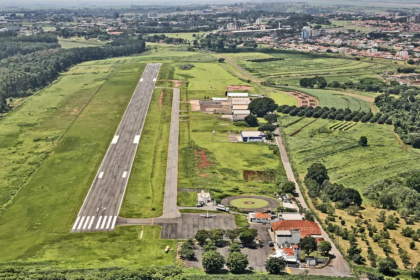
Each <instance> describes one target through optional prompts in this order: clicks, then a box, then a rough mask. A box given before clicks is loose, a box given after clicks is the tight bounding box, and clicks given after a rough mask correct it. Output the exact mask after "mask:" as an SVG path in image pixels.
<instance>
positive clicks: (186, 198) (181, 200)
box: [178, 192, 197, 207]
mask: <svg viewBox="0 0 420 280" xmlns="http://www.w3.org/2000/svg"><path fill="white" fill-rule="evenodd" d="M178 205H179V206H184V207H193V206H196V205H197V193H196V192H178Z"/></svg>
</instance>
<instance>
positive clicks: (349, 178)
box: [280, 114, 420, 203]
mask: <svg viewBox="0 0 420 280" xmlns="http://www.w3.org/2000/svg"><path fill="white" fill-rule="evenodd" d="M280 119H281V122H282V123H283V124H287V123H293V121H296V120H299V119H300V118H299V117H291V116H286V115H282V114H281V115H280ZM310 120H315V119H313V118H304V119H302V120H301V121H299V122H297V123H294V124H292V125H290V126H288V127H286V128H284V132H285V134H286V135H290V134H292V133H293V132H295V131H297V130H298V129H300V128H301V127H302V126H304V125H305V124H306V123H309V122H310ZM336 123H338V121H335V120H332V121H331V120H324V119H318V120H317V121H316V122H314V123H312V124H311V125H309V126H307V127H305V128H304V129H303V130H302V131H301V132H300V133H298V134H296V135H295V136H293V137H290V136H289V137H287V143H288V147H289V153H290V155H291V158H292V159H293V163H294V168H295V169H296V171H297V172H298V173H299V174H300V175H301V177H303V176H304V175H305V173H306V169H307V168H308V167H309V166H310V165H311V164H312V163H314V162H321V163H323V164H324V165H325V166H326V167H327V169H328V174H329V176H330V178H331V180H332V181H333V182H337V183H340V184H343V185H344V186H346V187H351V188H355V189H357V190H359V191H360V192H362V191H363V188H364V187H366V186H368V185H370V184H372V183H373V182H376V181H378V180H381V179H384V178H389V177H392V176H394V175H396V174H399V173H402V172H407V171H410V170H417V169H420V161H419V157H418V156H417V155H413V154H411V153H409V152H407V151H406V150H404V149H403V148H402V147H401V146H400V144H399V143H398V142H397V141H396V139H395V136H394V134H393V127H392V126H387V125H378V124H370V123H369V124H363V123H359V124H357V125H356V126H355V127H353V128H351V129H349V130H347V131H337V130H334V131H332V132H331V133H320V132H319V131H318V129H319V128H321V127H326V128H328V127H331V126H333V125H334V124H336ZM361 136H366V137H367V138H368V147H360V146H358V144H357V142H358V140H359V138H360V137H361ZM365 202H366V203H369V201H367V200H366V199H365Z"/></svg>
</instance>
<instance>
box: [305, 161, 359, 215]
mask: <svg viewBox="0 0 420 280" xmlns="http://www.w3.org/2000/svg"><path fill="white" fill-rule="evenodd" d="M328 180H329V176H328V171H327V169H326V167H325V166H324V165H323V164H321V163H314V164H312V165H311V166H310V167H309V168H308V173H307V174H306V176H305V181H304V182H305V185H306V187H307V189H308V194H309V196H310V197H311V198H318V197H320V196H321V195H326V196H327V197H328V198H329V199H330V200H331V201H333V202H336V207H339V208H348V207H349V206H351V205H357V206H360V205H362V202H363V200H362V197H361V196H360V194H359V192H358V191H357V190H355V189H351V188H346V187H344V186H343V185H340V184H337V183H334V184H333V183H330V182H329V181H328Z"/></svg>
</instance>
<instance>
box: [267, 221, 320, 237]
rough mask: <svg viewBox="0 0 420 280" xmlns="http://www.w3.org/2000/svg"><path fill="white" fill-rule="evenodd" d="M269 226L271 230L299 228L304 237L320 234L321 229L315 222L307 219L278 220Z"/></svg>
mask: <svg viewBox="0 0 420 280" xmlns="http://www.w3.org/2000/svg"><path fill="white" fill-rule="evenodd" d="M271 228H272V229H273V231H278V230H293V229H299V230H300V236H301V237H305V236H307V235H320V234H321V229H320V228H319V226H318V224H317V223H315V222H311V221H308V220H302V221H293V220H290V221H288V220H286V221H278V222H274V223H272V224H271Z"/></svg>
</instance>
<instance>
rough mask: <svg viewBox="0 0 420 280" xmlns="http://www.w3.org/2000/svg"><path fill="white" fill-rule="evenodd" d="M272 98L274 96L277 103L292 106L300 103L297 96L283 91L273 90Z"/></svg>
mask: <svg viewBox="0 0 420 280" xmlns="http://www.w3.org/2000/svg"><path fill="white" fill-rule="evenodd" d="M270 98H272V99H273V100H274V101H275V102H276V104H277V105H290V106H293V105H295V106H297V105H298V102H297V99H296V98H294V97H293V96H290V95H289V94H286V93H284V92H282V91H278V90H276V91H273V92H271V93H270Z"/></svg>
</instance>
